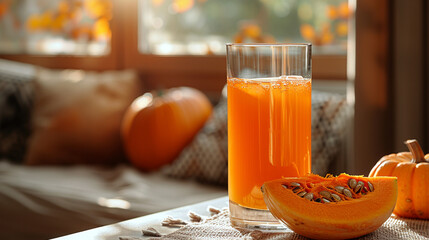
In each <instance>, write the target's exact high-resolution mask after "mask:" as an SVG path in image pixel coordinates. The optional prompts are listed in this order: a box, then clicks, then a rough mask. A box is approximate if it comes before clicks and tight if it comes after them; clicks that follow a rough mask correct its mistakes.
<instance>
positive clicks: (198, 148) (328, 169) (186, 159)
mask: <svg viewBox="0 0 429 240" xmlns="http://www.w3.org/2000/svg"><path fill="white" fill-rule="evenodd" d="M347 116H348V108H347V104H346V99H345V96H344V95H340V94H332V93H325V92H319V91H313V92H312V118H311V120H312V144H311V146H312V172H313V173H317V174H321V175H325V174H327V173H333V172H335V171H336V164H337V163H338V162H339V161H342V160H344V156H343V155H344V148H345V127H346V122H347V121H346V120H347ZM227 126H228V124H227V99H226V88H224V90H223V92H222V97H221V100H220V102H219V103H218V104H217V106H216V107H215V109H214V112H213V116H212V117H211V119H209V121H208V122H207V123H206V125H205V126H204V128H203V129H202V130H201V131H200V132H199V133H198V135H197V136H196V137H195V139H194V140H193V141H192V142H191V143H190V144H189V145H188V146H187V147H186V148H185V149H184V150H183V151H182V153H181V154H180V155H179V157H178V158H177V159H176V160H175V161H174V162H173V163H172V164H170V165H168V166H166V167H164V168H163V169H162V170H161V171H162V172H163V173H164V174H166V175H168V176H171V177H176V178H193V179H196V180H198V181H200V182H205V183H213V184H218V185H227V183H228V141H227V140H228V133H227Z"/></svg>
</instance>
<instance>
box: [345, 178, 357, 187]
mask: <svg viewBox="0 0 429 240" xmlns="http://www.w3.org/2000/svg"><path fill="white" fill-rule="evenodd" d="M347 184H348V185H349V187H350V188H351V189H354V188H355V187H356V185H357V182H356V180H355V179H354V178H350V179H349V181H348V182H347Z"/></svg>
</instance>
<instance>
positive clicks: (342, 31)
mask: <svg viewBox="0 0 429 240" xmlns="http://www.w3.org/2000/svg"><path fill="white" fill-rule="evenodd" d="M348 29H349V28H348V26H347V22H340V23H338V24H337V27H336V32H337V35H338V36H340V37H344V36H347V32H348Z"/></svg>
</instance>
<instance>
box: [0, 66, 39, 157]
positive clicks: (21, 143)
mask: <svg viewBox="0 0 429 240" xmlns="http://www.w3.org/2000/svg"><path fill="white" fill-rule="evenodd" d="M0 63H1V67H0V160H1V159H7V160H9V161H11V162H15V163H20V162H22V161H23V158H24V154H25V151H26V149H27V138H28V137H29V136H30V116H31V109H32V107H33V99H34V82H33V80H34V79H33V76H34V75H32V74H31V73H30V74H28V71H21V69H19V67H22V66H24V67H25V64H23V65H21V64H18V65H16V66H15V65H11V63H10V62H9V61H5V60H1V62H0ZM27 70H28V69H27ZM30 72H31V68H30Z"/></svg>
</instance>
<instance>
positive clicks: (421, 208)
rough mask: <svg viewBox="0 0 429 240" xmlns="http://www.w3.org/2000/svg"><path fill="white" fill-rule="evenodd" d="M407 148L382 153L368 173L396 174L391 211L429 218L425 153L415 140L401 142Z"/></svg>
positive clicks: (428, 168) (408, 216) (427, 170)
mask: <svg viewBox="0 0 429 240" xmlns="http://www.w3.org/2000/svg"><path fill="white" fill-rule="evenodd" d="M405 144H406V145H407V147H408V149H409V150H410V152H401V153H397V154H390V155H387V156H384V157H382V158H381V159H380V160H379V161H378V162H377V164H376V165H375V166H374V167H373V168H372V170H371V172H370V173H369V177H375V176H396V177H397V178H398V201H397V202H396V206H395V210H394V211H393V213H395V214H396V215H398V216H401V217H407V218H421V219H429V202H428V201H429V191H428V186H429V162H428V161H427V160H428V159H429V154H426V156H425V155H424V153H423V151H422V149H421V147H420V145H419V143H418V142H417V140H415V139H413V140H407V141H406V142H405Z"/></svg>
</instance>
